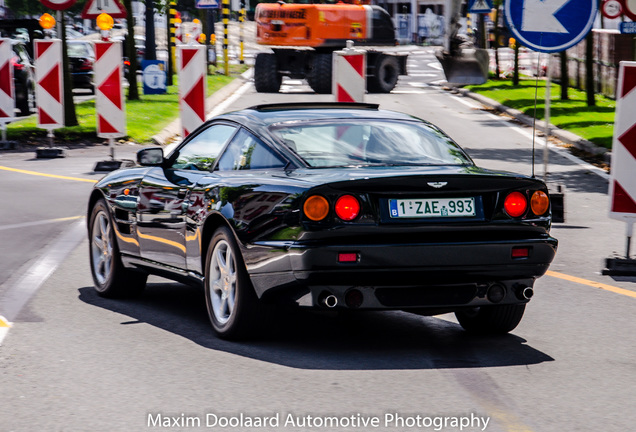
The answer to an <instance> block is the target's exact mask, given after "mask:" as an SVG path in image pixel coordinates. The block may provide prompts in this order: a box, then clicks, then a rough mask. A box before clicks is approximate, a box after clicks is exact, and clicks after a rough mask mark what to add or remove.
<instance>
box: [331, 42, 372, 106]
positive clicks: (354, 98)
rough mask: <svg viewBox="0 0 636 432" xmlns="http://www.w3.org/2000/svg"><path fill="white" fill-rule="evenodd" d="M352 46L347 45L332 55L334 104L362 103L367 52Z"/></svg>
mask: <svg viewBox="0 0 636 432" xmlns="http://www.w3.org/2000/svg"><path fill="white" fill-rule="evenodd" d="M352 46H353V44H349V43H348V44H347V48H345V49H344V50H342V51H335V52H334V53H333V54H334V58H333V77H334V79H333V94H334V95H335V97H336V102H364V95H365V94H366V91H367V85H366V70H367V52H366V51H364V50H357V49H353V48H352Z"/></svg>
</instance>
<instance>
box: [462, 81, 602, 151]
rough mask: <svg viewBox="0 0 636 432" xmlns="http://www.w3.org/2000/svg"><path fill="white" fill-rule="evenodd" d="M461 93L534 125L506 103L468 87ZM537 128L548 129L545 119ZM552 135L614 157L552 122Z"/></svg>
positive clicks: (578, 146)
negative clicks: (474, 91) (472, 90)
mask: <svg viewBox="0 0 636 432" xmlns="http://www.w3.org/2000/svg"><path fill="white" fill-rule="evenodd" d="M456 90H457V91H458V92H459V94H461V95H462V96H464V97H469V98H471V99H474V100H476V101H478V102H480V103H481V104H483V105H486V106H488V107H491V108H494V109H496V110H497V111H501V112H503V113H506V114H508V115H510V116H512V117H514V118H515V119H517V120H519V121H520V122H521V123H523V124H525V125H527V126H532V124H533V122H534V119H533V118H532V117H530V116H529V115H527V114H524V113H522V112H521V111H519V110H516V109H513V108H510V107H507V106H505V105H502V104H500V103H499V102H497V101H495V100H492V99H490V98H489V97H486V96H483V95H480V94H477V93H473V92H471V91H470V90H466V89H456ZM535 126H536V128H537V129H539V130H545V129H546V125H545V121H543V120H537V121H536V125H535ZM549 134H550V135H552V136H554V137H556V138H558V139H560V140H561V141H563V142H565V143H567V144H571V145H572V146H574V147H575V148H577V149H579V150H581V151H584V152H586V153H589V154H591V155H594V156H602V157H603V160H604V161H605V162H607V163H610V162H611V157H612V152H610V151H609V150H608V149H606V148H605V147H599V146H597V145H596V144H594V143H593V142H591V141H588V140H586V139H583V138H581V137H580V136H578V135H576V134H573V133H572V132H568V131H566V130H563V129H559V128H558V127H556V126H555V125H553V124H552V123H550V133H549Z"/></svg>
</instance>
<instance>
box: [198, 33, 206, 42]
mask: <svg viewBox="0 0 636 432" xmlns="http://www.w3.org/2000/svg"><path fill="white" fill-rule="evenodd" d="M197 42H199V43H200V44H205V33H201V34H200V35H199V38H198V39H197Z"/></svg>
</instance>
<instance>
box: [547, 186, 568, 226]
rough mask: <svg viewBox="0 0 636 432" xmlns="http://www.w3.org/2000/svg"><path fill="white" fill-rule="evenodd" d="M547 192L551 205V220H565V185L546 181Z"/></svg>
mask: <svg viewBox="0 0 636 432" xmlns="http://www.w3.org/2000/svg"><path fill="white" fill-rule="evenodd" d="M548 192H550V205H551V206H552V222H565V186H563V185H561V184H558V183H548Z"/></svg>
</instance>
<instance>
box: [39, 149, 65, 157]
mask: <svg viewBox="0 0 636 432" xmlns="http://www.w3.org/2000/svg"><path fill="white" fill-rule="evenodd" d="M35 157H36V158H37V159H53V158H63V157H66V151H65V150H64V149H63V148H61V147H38V148H37V149H36V150H35Z"/></svg>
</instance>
